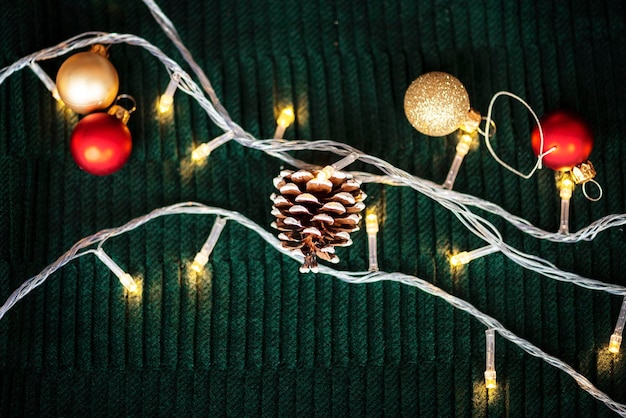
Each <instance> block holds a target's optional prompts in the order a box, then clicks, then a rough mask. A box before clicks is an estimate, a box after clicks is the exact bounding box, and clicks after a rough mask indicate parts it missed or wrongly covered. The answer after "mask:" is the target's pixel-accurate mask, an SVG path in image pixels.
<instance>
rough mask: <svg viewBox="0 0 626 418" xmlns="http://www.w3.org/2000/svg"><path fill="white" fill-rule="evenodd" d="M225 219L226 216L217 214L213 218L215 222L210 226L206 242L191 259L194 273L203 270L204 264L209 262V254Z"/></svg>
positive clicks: (224, 223)
mask: <svg viewBox="0 0 626 418" xmlns="http://www.w3.org/2000/svg"><path fill="white" fill-rule="evenodd" d="M226 221H227V219H226V218H222V217H219V216H218V217H217V219H215V223H214V224H213V228H211V232H210V233H209V237H208V238H207V240H206V242H205V243H204V245H203V246H202V248H201V249H200V251H199V252H198V254H196V256H195V258H194V259H193V264H192V265H191V269H192V270H193V271H195V272H196V273H201V272H202V270H204V266H205V265H206V263H208V262H209V256H210V255H211V253H212V252H213V248H215V244H217V240H218V239H219V237H220V234H221V233H222V230H223V229H224V226H225V225H226Z"/></svg>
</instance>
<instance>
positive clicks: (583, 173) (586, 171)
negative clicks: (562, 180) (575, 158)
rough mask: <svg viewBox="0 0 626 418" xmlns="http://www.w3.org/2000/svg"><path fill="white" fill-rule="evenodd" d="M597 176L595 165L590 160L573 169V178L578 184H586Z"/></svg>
mask: <svg viewBox="0 0 626 418" xmlns="http://www.w3.org/2000/svg"><path fill="white" fill-rule="evenodd" d="M595 176H596V170H595V168H593V164H591V161H589V160H587V161H585V162H584V163H580V164H578V165H577V166H574V168H572V178H573V179H574V183H576V184H581V183H586V182H588V181H589V180H591V179H593V178H594V177H595Z"/></svg>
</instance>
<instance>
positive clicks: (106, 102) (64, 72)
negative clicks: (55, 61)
mask: <svg viewBox="0 0 626 418" xmlns="http://www.w3.org/2000/svg"><path fill="white" fill-rule="evenodd" d="M107 56H108V53H107V48H106V47H104V46H103V45H94V46H93V47H92V48H91V50H90V51H88V52H79V53H78V54H75V55H72V56H71V57H69V58H68V59H67V60H65V62H64V63H63V64H62V65H61V67H60V68H59V72H58V73H57V79H56V86H57V91H58V93H59V96H60V97H61V100H63V102H64V103H65V105H66V106H67V107H69V108H70V109H72V110H73V111H74V112H76V113H80V114H87V113H91V112H93V111H95V110H100V109H106V108H107V107H109V106H110V105H111V103H113V101H114V100H115V97H116V96H117V90H118V88H119V79H118V76H117V71H116V70H115V67H113V64H111V62H110V61H109V60H108V59H107Z"/></svg>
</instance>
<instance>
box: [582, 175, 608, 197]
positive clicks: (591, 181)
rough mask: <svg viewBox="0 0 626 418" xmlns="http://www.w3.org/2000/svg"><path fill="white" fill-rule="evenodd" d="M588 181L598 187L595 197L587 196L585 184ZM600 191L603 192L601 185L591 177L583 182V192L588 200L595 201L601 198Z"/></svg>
mask: <svg viewBox="0 0 626 418" xmlns="http://www.w3.org/2000/svg"><path fill="white" fill-rule="evenodd" d="M589 183H593V184H595V186H596V187H597V188H598V196H596V197H593V196H589V193H587V184H589ZM602 193H603V191H602V186H600V183H598V182H597V181H595V180H593V179H592V180H588V181H586V182H584V183H583V194H584V195H585V197H586V198H587V200H590V201H592V202H597V201H598V200H600V199H602Z"/></svg>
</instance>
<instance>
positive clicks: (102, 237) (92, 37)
mask: <svg viewBox="0 0 626 418" xmlns="http://www.w3.org/2000/svg"><path fill="white" fill-rule="evenodd" d="M168 22H169V21H168ZM169 23H170V24H171V22H169ZM159 24H162V23H159ZM172 27H173V26H172ZM172 33H174V34H176V32H175V30H174V32H172ZM176 35H177V34H176ZM97 43H99V44H119V43H126V44H129V45H133V46H138V47H141V48H143V49H145V50H147V51H148V52H149V53H150V54H152V55H153V56H155V57H156V58H157V59H159V60H160V61H161V62H162V63H163V64H164V66H165V68H166V70H167V71H168V73H169V74H170V77H174V74H176V77H179V79H180V82H179V89H180V90H181V91H183V92H185V93H186V94H189V95H190V96H191V97H193V98H194V99H195V100H196V101H197V102H198V104H199V105H200V106H201V107H202V108H203V109H204V110H205V112H206V113H207V115H208V117H209V118H210V119H211V120H212V121H213V122H214V123H215V124H216V125H217V126H219V127H220V128H221V129H223V130H224V131H225V132H232V133H233V139H234V140H235V141H236V142H238V143H239V144H241V145H242V146H245V147H248V148H251V149H256V150H259V151H263V152H265V153H267V154H268V155H271V156H273V157H276V158H279V159H281V160H283V161H285V162H287V163H289V164H292V165H294V166H296V167H310V166H311V165H310V164H306V163H304V162H302V161H299V160H297V159H295V158H293V157H291V156H290V155H289V154H287V152H290V151H299V150H310V151H325V152H332V153H335V154H337V155H340V156H345V155H348V154H356V155H357V158H358V160H360V161H361V162H363V163H366V164H369V165H372V166H374V167H376V168H378V169H379V170H380V171H382V173H383V174H384V175H382V176H380V175H372V174H369V173H361V174H362V175H359V176H358V177H359V178H362V179H363V180H364V181H366V182H377V183H384V184H390V185H403V186H408V187H411V188H412V189H414V190H416V191H418V192H420V193H422V194H424V195H425V196H428V197H430V198H432V199H433V200H435V201H437V202H438V203H439V204H441V205H442V206H443V207H445V208H446V209H448V210H450V211H451V212H452V213H454V215H455V216H456V217H457V218H458V219H459V221H460V222H461V223H462V224H463V225H464V226H465V227H466V228H468V230H470V231H471V232H472V233H474V234H475V235H477V236H478V237H480V238H482V239H483V240H485V241H486V242H487V243H489V244H491V245H494V246H497V247H498V249H499V250H500V252H502V253H503V254H504V255H505V256H507V257H509V258H510V259H511V260H513V261H514V262H516V263H517V264H518V265H520V266H522V267H524V268H527V269H530V270H533V271H536V272H538V273H540V274H543V275H545V276H546V277H549V278H552V279H555V280H561V281H566V282H570V283H572V284H576V285H579V286H582V287H585V288H588V289H593V290H600V291H605V292H608V293H611V294H615V295H620V296H625V295H626V288H624V287H621V286H617V285H610V284H605V283H602V282H599V281H596V280H592V279H588V278H585V277H582V276H579V275H576V274H574V273H568V272H564V271H562V270H559V269H558V268H556V267H555V266H554V265H553V264H551V263H550V262H548V261H546V260H544V259H542V258H540V257H537V256H533V255H528V254H525V253H523V252H521V251H519V250H517V249H515V248H513V247H511V246H510V245H508V244H506V242H505V241H504V240H503V238H502V236H501V234H500V232H499V231H498V229H497V228H496V227H495V226H494V225H493V224H492V223H491V222H489V221H488V220H486V219H484V218H482V217H481V216H479V215H477V214H475V213H473V212H472V211H471V210H470V209H469V208H468V206H473V207H476V208H478V209H482V210H484V211H486V212H489V213H492V214H495V215H498V216H501V217H503V218H504V219H506V220H507V221H508V222H511V224H513V225H514V226H516V227H517V228H518V229H520V230H521V231H523V232H525V233H528V234H530V235H531V236H533V237H535V238H538V239H547V240H552V241H558V242H578V241H581V240H587V241H589V240H592V239H593V238H595V236H596V235H597V234H598V233H599V232H601V231H603V230H605V229H607V228H610V227H615V226H618V225H623V224H624V223H625V222H626V215H624V214H616V215H610V216H607V217H604V218H602V219H600V220H597V221H595V222H594V223H592V224H590V225H589V226H588V227H586V228H583V229H582V230H581V231H579V232H577V233H574V234H571V235H569V236H567V235H566V236H563V235H558V234H553V233H548V232H545V231H542V230H541V229H539V228H537V227H534V226H533V225H532V224H530V222H528V221H526V220H524V219H522V218H519V217H516V216H512V215H510V214H508V212H506V211H505V210H504V209H502V208H500V207H499V206H498V205H495V204H493V203H491V202H488V201H485V200H483V199H479V198H477V197H474V196H469V195H464V194H462V193H458V192H454V191H452V190H446V189H443V188H441V186H439V185H437V184H434V183H432V182H430V181H428V180H424V179H421V178H419V177H416V176H413V175H411V174H409V173H407V172H405V171H403V170H401V169H399V168H397V167H395V166H393V165H392V164H390V163H387V162H386V161H384V160H382V159H380V158H378V157H375V156H371V155H367V154H364V153H361V152H360V151H358V150H356V149H355V148H352V147H350V146H348V145H345V144H341V143H338V142H334V141H328V140H320V141H314V142H310V141H285V140H264V141H261V140H258V139H256V138H254V137H253V136H252V135H250V134H249V133H247V132H246V131H245V130H243V129H242V128H241V127H239V125H237V124H235V123H234V122H233V121H232V120H231V119H230V117H229V116H228V113H227V112H226V110H225V109H223V107H222V106H221V105H220V104H219V101H217V100H214V98H213V97H212V94H213V95H214V93H211V92H210V91H208V92H207V93H208V94H209V97H210V99H211V100H208V99H207V98H206V97H205V95H204V93H203V92H202V90H201V89H200V88H199V87H198V85H197V84H196V83H195V82H194V81H193V80H192V79H191V77H190V76H189V75H188V74H187V73H186V72H185V71H184V70H182V68H181V67H180V66H179V65H178V64H177V63H176V62H175V61H173V60H172V59H170V58H169V57H167V56H166V55H165V54H163V53H162V52H161V51H160V50H159V49H158V48H157V47H155V46H154V45H152V44H150V43H149V42H147V41H146V40H144V39H143V38H140V37H137V36H134V35H129V34H116V33H102V32H88V33H84V34H81V35H78V36H76V37H73V38H71V39H69V40H67V41H65V42H63V43H61V44H58V45H57V46H54V47H50V48H47V49H43V50H41V51H39V52H36V53H34V54H31V55H28V56H26V57H24V58H22V59H20V60H18V61H16V62H15V63H13V64H12V65H10V66H8V67H5V68H4V69H2V70H0V84H1V83H2V82H4V80H6V78H7V77H9V76H10V75H11V74H13V73H15V72H17V71H20V70H21V69H23V68H27V67H29V66H30V65H31V64H32V63H35V62H37V61H42V60H47V59H51V58H55V57H58V56H61V55H64V54H66V53H68V52H71V51H73V50H76V49H79V48H84V47H86V46H89V45H93V44H97ZM192 68H193V66H192ZM207 80H208V79H207ZM203 86H204V84H203ZM209 86H210V83H209ZM204 87H205V90H207V87H206V86H204ZM209 90H211V89H209ZM215 99H216V98H215ZM172 214H205V215H210V214H212V215H219V216H224V217H226V218H227V219H229V220H234V221H236V222H238V223H240V224H242V225H243V226H246V227H248V228H250V229H251V230H253V231H255V232H256V233H258V234H259V235H261V237H262V238H263V239H264V240H265V241H267V242H268V243H270V244H271V245H272V246H274V248H276V249H277V250H279V251H281V252H282V253H283V254H286V255H289V256H291V257H292V258H296V259H298V257H297V256H294V255H293V254H291V253H288V252H287V251H286V250H284V249H282V247H280V244H279V243H278V240H276V238H274V236H273V235H272V234H270V233H269V232H267V231H265V230H264V229H263V228H261V227H260V226H258V225H256V224H254V223H253V222H252V221H250V220H249V219H247V218H245V217H243V215H240V214H238V213H237V212H231V211H226V210H224V209H220V208H210V207H207V206H203V205H200V204H197V203H181V204H178V205H173V206H169V207H165V208H161V209H157V210H155V211H153V212H151V213H150V214H148V215H146V216H144V217H140V218H136V219H134V220H132V221H131V222H129V223H128V224H126V225H123V226H122V227H119V228H113V229H108V230H104V231H100V232H98V233H97V234H94V235H92V236H89V237H86V238H83V239H82V240H80V241H78V242H77V243H76V244H75V245H74V246H72V247H71V248H70V250H68V251H67V252H66V253H65V254H64V255H62V256H61V257H60V258H59V259H57V261H55V262H54V263H53V264H51V265H49V266H48V267H46V268H45V269H44V270H42V272H41V273H40V274H38V275H37V276H34V277H33V278H31V279H29V280H27V281H26V282H25V283H24V284H23V285H22V286H20V287H19V288H18V289H17V290H16V291H15V292H13V294H11V296H10V297H9V298H8V299H7V301H6V302H5V304H4V305H3V306H2V307H0V318H2V317H3V316H4V315H5V314H6V312H7V311H8V310H9V309H11V307H12V306H14V305H15V303H17V302H18V301H19V300H20V299H22V298H23V297H25V296H26V295H27V294H28V293H29V292H30V291H32V290H33V289H34V288H36V287H37V286H40V285H41V284H43V283H44V282H45V280H46V279H47V278H48V277H49V276H50V275H51V274H53V273H54V272H55V271H56V270H58V269H59V268H61V267H63V266H64V265H66V264H67V263H69V262H70V261H72V260H74V259H76V258H78V257H81V256H84V255H86V254H90V253H92V251H90V250H89V249H88V248H89V247H90V246H92V245H94V244H99V246H101V245H102V244H103V243H104V242H105V241H106V240H107V239H109V238H111V237H114V236H117V235H120V234H123V233H125V232H128V231H130V230H132V229H134V228H137V227H139V226H141V225H143V224H144V223H146V222H148V221H149V220H151V219H154V218H156V217H160V216H164V215H172ZM557 235H558V236H557ZM320 271H321V272H323V273H326V274H329V275H331V276H333V277H336V278H339V279H341V280H344V281H347V282H350V283H371V282H374V281H380V280H392V281H397V282H400V283H404V284H407V285H410V286H414V287H417V288H419V289H420V290H422V291H424V292H426V293H428V294H431V295H434V296H438V297H440V298H442V299H444V300H445V301H446V302H448V303H450V304H451V305H452V306H454V307H456V308H458V309H461V310H463V311H465V312H468V313H469V314H471V315H472V316H474V317H475V318H476V319H477V320H479V321H480V322H481V323H483V324H485V325H486V326H487V327H488V328H493V329H495V330H496V331H497V332H498V333H499V334H500V335H501V336H502V337H504V338H506V339H508V340H509V341H512V342H514V343H515V344H516V345H518V346H519V347H520V348H522V349H523V350H524V351H526V352H528V353H529V354H531V355H533V356H537V357H539V358H541V359H543V360H544V361H546V362H547V363H549V364H551V365H553V366H554V367H557V368H559V369H560V370H562V371H564V372H565V373H567V374H568V375H570V376H571V377H572V378H574V379H575V380H576V382H577V383H578V384H579V385H580V387H581V388H583V389H584V390H585V391H587V392H589V393H590V394H591V395H592V396H594V397H595V398H596V399H598V400H600V401H602V402H603V403H605V404H606V405H607V406H608V407H609V408H611V409H612V410H614V411H615V412H617V413H619V414H620V415H624V416H626V406H624V405H622V404H619V403H616V402H614V401H612V400H611V399H610V398H609V397H608V396H607V395H606V394H604V393H603V392H601V391H599V390H598V389H597V388H595V387H594V386H593V385H592V384H591V383H590V382H589V381H588V380H587V379H586V378H584V376H582V375H580V374H579V373H578V372H576V371H575V370H574V369H573V368H571V367H570V366H569V365H567V364H565V363H563V362H562V361H560V360H558V359H556V358H554V357H552V356H550V355H548V354H547V353H545V352H543V351H541V350H540V349H539V348H537V347H535V346H534V345H532V344H531V343H529V342H528V341H526V340H524V339H522V338H520V337H517V336H516V335H515V334H513V333H511V332H510V331H508V330H507V329H506V328H504V327H503V326H502V324H500V323H499V322H498V321H496V320H495V319H494V318H491V317H489V316H487V315H485V314H483V313H482V312H480V311H478V310H476V309H475V308H474V307H473V306H472V305H471V304H469V303H467V302H465V301H463V300H462V299H459V298H456V297H454V296H452V295H450V294H448V293H446V292H444V291H443V290H441V289H439V288H437V287H436V286H433V285H432V284H430V283H429V282H427V281H424V280H422V279H419V278H417V277H414V276H409V275H404V274H402V273H385V272H377V273H367V272H354V273H350V272H341V271H337V270H334V269H331V268H328V267H323V266H322V267H321V269H320Z"/></svg>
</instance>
